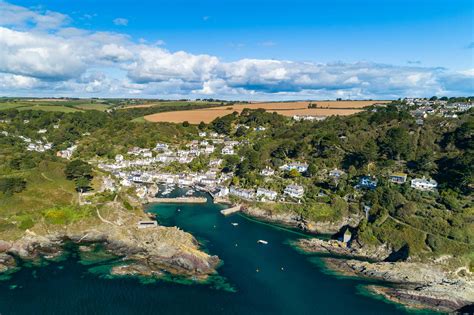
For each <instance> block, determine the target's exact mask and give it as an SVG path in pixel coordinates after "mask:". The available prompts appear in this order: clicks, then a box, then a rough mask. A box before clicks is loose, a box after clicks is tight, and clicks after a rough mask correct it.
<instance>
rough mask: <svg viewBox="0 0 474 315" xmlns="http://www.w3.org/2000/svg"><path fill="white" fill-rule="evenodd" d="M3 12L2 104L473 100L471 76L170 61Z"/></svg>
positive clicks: (138, 45)
mask: <svg viewBox="0 0 474 315" xmlns="http://www.w3.org/2000/svg"><path fill="white" fill-rule="evenodd" d="M0 1H1V0H0ZM0 10H2V11H0V94H5V93H8V94H12V95H14V94H16V93H19V94H21V93H26V91H29V93H31V94H33V93H37V94H48V93H49V94H55V95H71V96H86V95H96V96H97V95H101V96H128V95H134V96H136V95H139V96H144V97H146V96H164V95H165V96H167V97H177V98H181V97H189V96H191V95H192V96H195V97H199V96H213V97H222V98H226V97H227V98H233V99H296V98H313V99H317V98H324V99H326V98H336V97H342V98H347V97H352V98H398V97H400V96H405V95H409V96H429V95H433V94H437V95H456V94H458V95H459V94H470V93H471V94H472V91H473V83H474V71H473V69H468V70H466V71H458V72H451V71H449V70H447V69H444V68H429V67H422V66H420V65H418V64H416V63H410V64H408V65H407V66H393V65H386V64H377V63H371V62H356V63H344V62H337V63H314V62H297V61H291V60H270V59H240V60H236V61H233V62H224V61H222V60H220V59H219V58H218V57H216V56H212V55H207V54H199V55H197V54H191V53H188V52H185V51H177V52H171V51H168V50H166V49H164V48H162V47H160V45H162V44H164V43H163V42H159V41H158V42H155V43H147V42H146V41H138V42H136V41H133V40H132V39H131V38H130V37H129V36H127V35H124V34H120V33H111V32H93V31H87V30H84V29H78V28H74V27H67V26H66V23H67V21H68V17H67V16H65V15H62V14H60V13H55V12H50V11H44V12H38V11H33V10H30V9H27V8H23V7H18V6H13V5H10V4H7V3H5V2H0ZM2 13H5V14H2ZM1 25H3V27H2V26H1Z"/></svg>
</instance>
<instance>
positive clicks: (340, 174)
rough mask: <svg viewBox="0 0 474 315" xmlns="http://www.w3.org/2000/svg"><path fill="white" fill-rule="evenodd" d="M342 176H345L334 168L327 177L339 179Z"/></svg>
mask: <svg viewBox="0 0 474 315" xmlns="http://www.w3.org/2000/svg"><path fill="white" fill-rule="evenodd" d="M344 174H345V173H344V171H342V170H338V169H337V168H335V169H333V170H332V171H330V172H329V176H330V177H334V178H339V177H341V176H342V175H344Z"/></svg>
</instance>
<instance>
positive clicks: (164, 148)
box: [155, 143, 168, 151]
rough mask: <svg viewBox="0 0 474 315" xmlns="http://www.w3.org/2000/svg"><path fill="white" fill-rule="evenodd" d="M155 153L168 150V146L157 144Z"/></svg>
mask: <svg viewBox="0 0 474 315" xmlns="http://www.w3.org/2000/svg"><path fill="white" fill-rule="evenodd" d="M155 150H156V151H164V150H168V145H167V144H166V143H157V144H156V146H155Z"/></svg>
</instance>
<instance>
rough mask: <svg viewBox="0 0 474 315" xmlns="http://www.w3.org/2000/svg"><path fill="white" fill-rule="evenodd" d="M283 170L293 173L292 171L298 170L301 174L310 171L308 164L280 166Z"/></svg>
mask: <svg viewBox="0 0 474 315" xmlns="http://www.w3.org/2000/svg"><path fill="white" fill-rule="evenodd" d="M280 169H281V170H284V171H291V170H297V171H298V172H300V173H304V172H306V171H307V170H308V164H306V163H289V164H285V165H282V166H280Z"/></svg>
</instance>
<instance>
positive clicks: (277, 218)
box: [242, 206, 361, 234]
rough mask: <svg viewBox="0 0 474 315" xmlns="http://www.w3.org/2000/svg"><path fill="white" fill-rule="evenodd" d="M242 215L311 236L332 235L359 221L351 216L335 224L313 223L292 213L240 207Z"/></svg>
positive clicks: (329, 222)
mask: <svg viewBox="0 0 474 315" xmlns="http://www.w3.org/2000/svg"><path fill="white" fill-rule="evenodd" d="M242 213H244V214H246V215H248V216H250V217H253V218H256V219H259V220H261V221H265V222H269V223H276V224H280V225H284V226H289V227H293V228H298V229H301V230H303V231H305V232H308V233H312V234H334V233H337V232H338V231H339V230H340V229H341V228H342V227H344V226H357V224H358V223H359V221H360V219H361V218H360V217H358V216H351V217H347V218H344V219H343V220H340V221H336V222H331V221H325V222H315V221H310V220H305V219H303V218H301V216H299V215H297V214H294V213H272V212H270V211H268V210H264V209H261V208H257V207H247V206H242Z"/></svg>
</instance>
